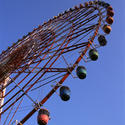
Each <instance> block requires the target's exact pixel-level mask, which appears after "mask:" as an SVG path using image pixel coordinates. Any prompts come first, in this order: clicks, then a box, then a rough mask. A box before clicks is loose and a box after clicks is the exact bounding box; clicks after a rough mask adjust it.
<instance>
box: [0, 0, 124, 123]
mask: <svg viewBox="0 0 125 125" xmlns="http://www.w3.org/2000/svg"><path fill="white" fill-rule="evenodd" d="M105 1H106V2H109V3H110V4H111V5H112V6H113V8H114V11H115V16H114V20H115V21H114V24H113V26H112V29H113V30H112V32H111V34H110V35H109V36H108V37H107V40H108V45H107V46H106V47H104V48H100V50H99V53H100V56H99V60H98V61H97V62H92V63H88V64H87V65H86V67H87V72H88V75H87V78H86V79H85V80H79V79H75V80H74V79H72V78H71V77H70V78H68V79H67V80H66V81H65V84H67V85H69V86H70V88H71V91H72V94H71V100H70V101H69V102H63V101H61V100H60V98H59V97H58V96H57V95H56V94H54V95H53V97H52V98H51V99H50V100H49V101H48V102H47V103H46V105H45V106H46V107H47V108H48V109H49V111H50V112H51V118H52V119H51V120H50V121H49V125H76V124H77V125H125V85H124V84H125V57H124V53H125V52H124V49H125V48H124V46H125V37H124V35H125V30H124V27H125V24H124V22H125V9H124V5H125V1H124V0H105ZM83 2H86V1H83V0H0V17H1V18H0V52H1V51H2V50H5V49H7V47H8V46H10V45H12V43H13V42H16V41H17V40H18V39H19V38H22V36H23V35H25V34H27V32H30V31H32V29H33V28H35V27H37V26H38V25H39V24H42V23H43V22H44V21H46V20H48V19H49V18H51V17H53V16H55V15H57V14H58V13H60V12H62V11H64V10H65V9H68V8H70V7H73V6H74V5H78V4H80V3H83ZM36 115H37V114H35V115H34V116H33V117H32V118H31V119H30V120H29V121H28V122H27V123H26V125H37V122H36ZM20 120H21V119H20Z"/></svg>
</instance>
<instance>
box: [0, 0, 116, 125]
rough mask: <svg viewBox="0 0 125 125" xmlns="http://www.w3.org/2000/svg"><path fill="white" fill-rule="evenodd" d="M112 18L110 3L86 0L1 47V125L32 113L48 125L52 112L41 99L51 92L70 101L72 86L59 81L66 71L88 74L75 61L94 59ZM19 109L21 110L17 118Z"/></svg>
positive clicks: (75, 75)
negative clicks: (22, 111)
mask: <svg viewBox="0 0 125 125" xmlns="http://www.w3.org/2000/svg"><path fill="white" fill-rule="evenodd" d="M113 16H114V11H113V8H112V7H111V5H110V4H109V3H106V2H104V1H99V0H95V1H89V2H85V3H84V4H80V5H78V6H75V7H73V8H70V9H68V10H66V11H64V12H63V13H60V14H59V15H57V16H54V17H53V18H52V19H50V20H48V21H47V22H44V24H42V25H39V26H38V28H35V29H34V30H33V31H32V32H29V33H28V34H27V35H26V36H23V38H22V39H19V40H18V41H17V42H16V43H13V45H12V46H10V47H8V49H7V50H5V51H3V52H2V53H1V54H0V119H1V121H0V122H1V123H2V125H12V124H13V123H14V124H17V125H23V124H25V122H26V121H27V120H28V119H29V118H30V117H31V116H32V115H33V114H34V113H35V112H36V111H38V117H37V118H36V120H37V121H38V124H39V125H46V124H47V123H48V121H49V119H50V112H49V111H48V110H47V109H46V108H45V105H44V103H45V102H46V101H47V100H48V99H49V98H50V97H51V96H52V95H53V93H55V92H56V93H57V94H58V95H59V96H60V98H61V99H62V100H63V101H68V100H69V99H70V92H71V90H70V88H69V87H68V85H64V86H63V85H62V84H63V82H64V81H65V80H66V79H67V78H68V76H69V75H71V76H72V78H79V79H85V78H86V75H87V72H86V68H85V66H83V65H84V64H83V65H79V62H80V61H81V60H82V61H84V62H85V63H87V62H89V61H96V60H97V59H98V56H99V54H98V51H97V50H98V48H100V47H103V46H105V45H106V44H107V40H106V35H109V34H110V32H111V30H112V29H111V25H112V23H113V21H114V20H113ZM41 89H42V96H41V97H39V93H40V92H41ZM57 89H59V93H58V92H57ZM29 104H31V105H30V107H29ZM27 107H28V109H27ZM21 110H25V113H23V115H21V116H22V118H19V117H17V116H18V114H19V113H20V112H21Z"/></svg>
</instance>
